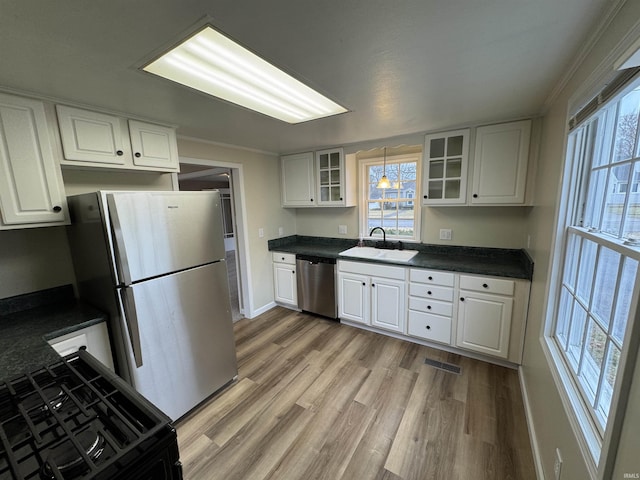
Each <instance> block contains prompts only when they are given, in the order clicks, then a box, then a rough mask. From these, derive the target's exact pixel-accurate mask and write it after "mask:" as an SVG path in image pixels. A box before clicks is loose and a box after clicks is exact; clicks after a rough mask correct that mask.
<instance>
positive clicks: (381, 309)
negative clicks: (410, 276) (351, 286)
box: [371, 277, 407, 333]
mask: <svg viewBox="0 0 640 480" xmlns="http://www.w3.org/2000/svg"><path fill="white" fill-rule="evenodd" d="M404 283H405V282H404V279H403V280H394V279H390V278H381V277H372V278H371V326H373V327H378V328H383V329H385V330H391V331H392V332H399V333H404V323H405V320H404V317H405V315H406V311H407V309H406V301H407V300H406V295H405V290H404Z"/></svg>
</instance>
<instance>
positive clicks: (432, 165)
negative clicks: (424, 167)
mask: <svg viewBox="0 0 640 480" xmlns="http://www.w3.org/2000/svg"><path fill="white" fill-rule="evenodd" d="M442 177H444V160H434V161H431V162H429V178H442Z"/></svg>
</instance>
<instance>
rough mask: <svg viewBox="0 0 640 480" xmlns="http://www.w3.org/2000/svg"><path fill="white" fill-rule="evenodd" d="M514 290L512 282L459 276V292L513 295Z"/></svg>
mask: <svg viewBox="0 0 640 480" xmlns="http://www.w3.org/2000/svg"><path fill="white" fill-rule="evenodd" d="M514 288H515V282H514V281H513V280H502V279H498V278H487V277H471V276H469V275H460V290H474V291H476V292H488V293H497V294H498V295H513V291H514Z"/></svg>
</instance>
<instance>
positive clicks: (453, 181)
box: [422, 129, 469, 205]
mask: <svg viewBox="0 0 640 480" xmlns="http://www.w3.org/2000/svg"><path fill="white" fill-rule="evenodd" d="M468 164H469V129H464V130H455V131H450V132H442V133H433V134H428V135H425V140H424V168H423V170H422V171H423V177H422V188H423V190H422V191H423V196H422V204H423V205H438V204H440V205H447V204H458V203H465V201H466V193H467V169H468Z"/></svg>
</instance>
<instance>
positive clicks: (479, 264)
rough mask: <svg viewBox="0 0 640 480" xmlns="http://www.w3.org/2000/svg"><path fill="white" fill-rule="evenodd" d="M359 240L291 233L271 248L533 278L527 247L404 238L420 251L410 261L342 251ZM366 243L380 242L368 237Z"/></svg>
mask: <svg viewBox="0 0 640 480" xmlns="http://www.w3.org/2000/svg"><path fill="white" fill-rule="evenodd" d="M357 243H358V240H355V239H342V238H330V237H311V236H302V235H291V236H288V237H283V238H278V239H275V240H269V242H268V248H269V250H277V251H282V252H287V253H295V254H303V255H316V256H320V257H322V256H324V257H327V258H341V259H345V260H346V259H348V260H353V261H361V262H368V263H383V264H393V265H401V266H409V267H419V268H433V269H437V270H449V271H455V272H466V273H477V274H481V275H493V276H500V277H511V278H521V279H525V280H531V279H532V278H533V261H532V260H531V257H530V256H529V254H528V253H527V252H526V250H524V249H508V248H493V247H467V246H456V245H434V244H423V243H415V242H403V243H404V248H405V249H407V250H417V251H418V252H420V253H419V254H418V255H416V256H415V257H414V258H413V259H411V260H410V261H409V262H388V261H384V262H383V261H379V260H372V259H371V260H369V259H363V258H359V257H346V256H341V255H340V252H342V251H344V250H347V249H349V248H351V247H353V246H355V245H357ZM364 244H365V245H366V246H375V244H376V242H375V241H371V240H365V242H364Z"/></svg>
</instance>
